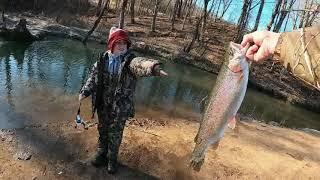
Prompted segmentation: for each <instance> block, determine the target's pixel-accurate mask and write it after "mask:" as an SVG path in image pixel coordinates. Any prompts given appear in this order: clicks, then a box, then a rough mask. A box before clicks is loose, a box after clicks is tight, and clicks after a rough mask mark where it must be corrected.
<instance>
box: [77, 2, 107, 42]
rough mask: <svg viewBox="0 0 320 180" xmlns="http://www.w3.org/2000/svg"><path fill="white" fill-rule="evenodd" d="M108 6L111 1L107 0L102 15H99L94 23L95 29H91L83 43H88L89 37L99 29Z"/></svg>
mask: <svg viewBox="0 0 320 180" xmlns="http://www.w3.org/2000/svg"><path fill="white" fill-rule="evenodd" d="M107 4H109V0H106V2H105V3H104V4H103V7H102V10H101V11H100V14H99V17H98V18H97V20H96V21H95V22H94V25H93V27H92V28H91V29H90V31H88V33H87V35H86V37H85V38H84V39H83V41H82V43H84V44H86V43H87V40H88V38H89V36H90V35H91V34H92V33H93V31H94V30H95V29H96V28H97V27H98V25H99V23H100V21H101V19H102V16H103V13H104V11H105V9H106V6H107Z"/></svg>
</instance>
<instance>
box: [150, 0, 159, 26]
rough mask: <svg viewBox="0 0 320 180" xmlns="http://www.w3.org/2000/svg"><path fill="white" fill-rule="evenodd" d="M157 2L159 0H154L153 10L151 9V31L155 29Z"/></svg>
mask: <svg viewBox="0 0 320 180" xmlns="http://www.w3.org/2000/svg"><path fill="white" fill-rule="evenodd" d="M159 3H160V0H156V4H155V6H154V10H153V17H152V24H151V32H155V29H156V19H157V14H158V8H159Z"/></svg>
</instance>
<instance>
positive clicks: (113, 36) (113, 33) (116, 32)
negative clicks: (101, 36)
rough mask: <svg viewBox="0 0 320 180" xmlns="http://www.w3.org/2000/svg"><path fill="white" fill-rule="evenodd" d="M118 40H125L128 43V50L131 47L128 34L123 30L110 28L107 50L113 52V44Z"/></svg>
mask: <svg viewBox="0 0 320 180" xmlns="http://www.w3.org/2000/svg"><path fill="white" fill-rule="evenodd" d="M120 40H125V41H127V43H128V48H129V47H130V46H131V41H130V39H129V35H128V32H127V31H125V30H123V29H119V28H116V27H112V28H111V29H110V32H109V39H108V50H111V51H112V50H113V47H114V44H115V42H117V41H120Z"/></svg>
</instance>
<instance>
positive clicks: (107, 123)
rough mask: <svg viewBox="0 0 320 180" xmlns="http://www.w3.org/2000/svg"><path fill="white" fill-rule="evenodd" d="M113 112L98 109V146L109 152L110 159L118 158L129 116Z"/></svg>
mask: <svg viewBox="0 0 320 180" xmlns="http://www.w3.org/2000/svg"><path fill="white" fill-rule="evenodd" d="M112 114H113V113H112V112H108V111H102V112H99V111H98V119H99V124H98V131H99V142H98V146H99V147H100V148H103V149H104V150H105V151H106V152H107V158H108V159H109V160H117V157H118V152H119V147H120V144H121V141H122V135H123V130H124V126H125V123H126V120H127V119H128V117H123V116H114V115H112Z"/></svg>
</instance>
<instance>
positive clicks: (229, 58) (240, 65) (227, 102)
mask: <svg viewBox="0 0 320 180" xmlns="http://www.w3.org/2000/svg"><path fill="white" fill-rule="evenodd" d="M248 47H249V44H248V45H247V46H246V47H245V48H243V49H241V46H240V45H239V44H235V43H233V42H230V45H229V48H228V52H227V54H226V59H225V62H224V63H223V65H222V67H221V69H220V72H219V74H218V77H217V81H216V83H215V86H214V87H213V89H212V91H211V95H210V99H209V100H208V101H207V107H206V109H205V113H204V115H203V116H202V119H201V120H202V122H201V123H200V128H199V131H198V134H197V136H196V137H195V143H196V145H195V148H194V150H193V153H192V158H191V164H190V165H191V167H192V168H193V169H194V170H196V171H200V168H201V166H202V164H203V162H204V158H205V153H206V151H207V149H208V147H209V145H211V144H213V145H214V148H215V149H216V148H217V147H218V145H219V141H220V139H221V138H222V137H223V134H224V131H225V129H226V127H227V126H228V123H231V124H233V125H235V115H236V113H237V111H238V109H239V108H240V105H241V103H242V101H243V98H244V96H245V93H246V90H247V84H248V78H249V64H248V62H247V60H246V57H245V53H246V51H247V50H248ZM229 125H230V124H229Z"/></svg>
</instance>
